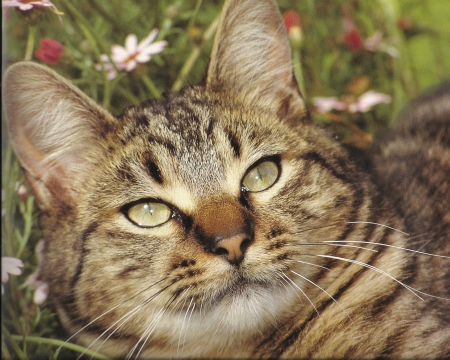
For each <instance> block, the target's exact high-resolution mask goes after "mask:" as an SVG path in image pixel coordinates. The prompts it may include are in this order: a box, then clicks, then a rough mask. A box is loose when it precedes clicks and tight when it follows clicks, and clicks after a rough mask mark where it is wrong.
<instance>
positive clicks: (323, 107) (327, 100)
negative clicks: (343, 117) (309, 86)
mask: <svg viewBox="0 0 450 360" xmlns="http://www.w3.org/2000/svg"><path fill="white" fill-rule="evenodd" d="M313 103H314V105H315V106H316V107H317V110H318V111H319V112H320V113H326V112H329V111H331V110H340V111H342V110H345V109H346V108H347V104H346V103H344V102H342V101H340V100H339V99H338V98H337V97H316V98H314V99H313Z"/></svg>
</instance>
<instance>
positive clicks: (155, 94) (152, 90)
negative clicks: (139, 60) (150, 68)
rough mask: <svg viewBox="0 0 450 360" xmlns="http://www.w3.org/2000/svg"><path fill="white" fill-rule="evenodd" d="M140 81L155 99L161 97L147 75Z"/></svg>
mask: <svg viewBox="0 0 450 360" xmlns="http://www.w3.org/2000/svg"><path fill="white" fill-rule="evenodd" d="M142 81H143V82H144V84H145V86H146V87H147V89H148V91H150V93H151V94H152V95H153V97H154V98H155V99H159V98H160V97H161V94H160V92H159V90H158V88H157V87H156V85H155V83H154V82H153V81H152V80H151V79H150V78H149V77H148V76H147V75H145V76H143V77H142Z"/></svg>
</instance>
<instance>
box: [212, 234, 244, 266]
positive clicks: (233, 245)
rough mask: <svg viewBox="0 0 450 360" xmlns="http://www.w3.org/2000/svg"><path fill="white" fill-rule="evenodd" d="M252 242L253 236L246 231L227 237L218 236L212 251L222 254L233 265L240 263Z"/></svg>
mask: <svg viewBox="0 0 450 360" xmlns="http://www.w3.org/2000/svg"><path fill="white" fill-rule="evenodd" d="M250 243H251V237H250V236H249V235H248V234H246V233H245V232H242V233H239V234H236V235H233V236H230V237H226V238H216V240H215V247H214V248H213V249H212V252H213V253H214V254H216V255H221V256H223V257H224V258H225V259H227V260H228V262H229V263H230V264H232V265H239V264H240V263H241V262H242V260H244V255H245V252H246V250H247V248H248V247H249V245H250Z"/></svg>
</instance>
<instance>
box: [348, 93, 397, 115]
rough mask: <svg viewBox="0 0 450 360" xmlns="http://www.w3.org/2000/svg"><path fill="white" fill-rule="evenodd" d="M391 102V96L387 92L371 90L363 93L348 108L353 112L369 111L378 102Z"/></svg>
mask: <svg viewBox="0 0 450 360" xmlns="http://www.w3.org/2000/svg"><path fill="white" fill-rule="evenodd" d="M390 102H391V97H390V96H389V95H386V94H381V93H377V92H375V91H373V90H369V91H367V92H365V93H364V94H362V95H361V96H360V97H359V98H358V100H357V101H356V102H354V103H351V104H350V105H349V106H348V110H349V111H350V112H351V113H355V112H367V111H369V110H370V109H371V108H372V107H373V106H375V105H378V104H389V103H390Z"/></svg>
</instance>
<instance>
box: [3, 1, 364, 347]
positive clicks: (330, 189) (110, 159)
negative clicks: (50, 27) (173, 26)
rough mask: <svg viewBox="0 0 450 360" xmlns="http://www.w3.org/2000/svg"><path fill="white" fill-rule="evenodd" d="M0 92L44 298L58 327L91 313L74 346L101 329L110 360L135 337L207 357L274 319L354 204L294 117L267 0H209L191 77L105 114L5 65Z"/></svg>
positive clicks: (294, 93)
mask: <svg viewBox="0 0 450 360" xmlns="http://www.w3.org/2000/svg"><path fill="white" fill-rule="evenodd" d="M3 99H4V109H5V114H6V118H7V122H8V129H9V132H10V138H11V141H12V143H13V146H14V149H15V151H16V154H17V156H18V158H19V160H20V162H21V164H22V166H23V168H24V171H25V174H26V178H27V180H28V182H29V184H30V186H31V188H32V189H33V192H34V194H35V196H36V198H37V199H38V202H39V206H40V209H41V217H40V223H41V227H42V232H43V236H44V239H45V241H46V246H45V263H44V265H43V274H42V276H43V278H44V280H46V281H48V282H49V284H50V298H51V300H52V302H53V304H54V306H55V309H56V310H57V312H58V314H59V316H60V319H61V320H62V322H63V324H64V326H65V327H66V328H67V329H68V331H69V332H70V333H75V332H76V331H78V330H79V329H81V327H83V326H85V325H87V324H90V323H91V322H93V323H92V324H91V325H90V326H88V327H87V328H85V329H83V330H82V331H81V332H80V333H79V337H80V341H82V342H83V343H84V344H86V345H89V344H91V343H92V342H93V341H94V339H95V338H96V337H97V336H99V335H100V334H101V333H102V332H103V331H104V330H106V329H108V328H109V327H111V328H110V329H112V330H108V331H111V332H112V331H113V330H114V333H113V334H111V335H112V336H111V339H110V340H109V341H107V342H106V343H105V344H104V345H102V346H103V347H102V350H103V349H108V348H109V351H110V352H111V353H113V354H116V355H117V353H115V352H116V351H119V350H118V349H122V350H120V351H125V352H124V353H123V354H126V353H127V352H128V351H129V350H130V348H131V346H133V345H135V344H136V343H137V342H138V341H139V339H142V338H141V336H147V335H148V337H149V339H148V344H150V348H151V350H148V351H149V353H150V352H151V351H152V353H156V354H160V355H167V354H170V355H176V353H174V352H173V351H174V350H173V349H175V350H177V351H178V350H179V349H180V344H182V346H183V351H185V353H187V354H193V355H196V354H199V352H198V351H200V350H199V349H200V348H201V349H203V350H201V351H200V352H202V351H203V352H204V353H206V354H207V353H208V351H210V350H211V349H213V348H214V349H217V348H222V349H225V348H227V346H229V345H231V344H233V346H239V344H240V342H242V341H244V340H245V339H248V338H251V337H252V336H253V335H255V334H256V333H258V332H259V331H261V330H262V329H265V328H267V327H270V326H276V324H277V322H278V321H280V320H281V319H283V318H284V317H285V316H289V314H290V312H291V311H293V310H292V305H293V304H298V305H296V306H302V304H301V303H299V301H298V290H297V288H299V287H301V288H302V289H304V290H302V291H306V292H308V291H318V289H317V288H314V287H313V286H311V285H310V284H309V283H308V281H307V280H305V278H308V279H314V278H315V277H316V276H317V275H318V274H319V273H321V271H322V269H321V266H322V264H323V262H324V260H323V259H321V258H317V257H316V258H314V259H313V260H311V256H313V255H312V254H313V251H312V249H313V248H315V249H316V252H317V251H318V252H320V253H326V252H327V251H328V250H327V247H326V246H324V245H317V244H315V242H316V241H318V240H323V239H325V238H338V237H340V236H342V234H343V233H345V232H346V231H350V230H349V229H350V228H351V226H349V224H348V223H347V222H349V221H355V220H356V219H357V218H364V213H365V211H366V209H367V208H368V207H369V205H370V204H369V203H368V200H364V194H365V191H366V189H365V188H364V185H363V184H362V183H360V182H359V175H358V173H357V172H356V171H355V169H354V168H353V167H352V166H351V165H349V163H348V161H347V155H346V153H345V151H344V150H342V149H341V148H340V146H339V144H337V143H336V142H335V141H334V140H333V139H332V138H331V137H330V136H329V135H328V134H327V133H326V132H324V131H322V130H320V129H318V128H317V127H315V126H314V125H312V124H311V123H310V121H309V119H308V113H307V110H306V108H305V104H304V101H303V99H302V97H301V95H300V93H299V91H298V88H297V84H296V82H295V79H294V77H293V73H292V66H291V53H290V49H289V43H288V40H287V37H286V34H285V30H284V27H283V23H282V20H281V16H280V14H279V12H278V9H277V5H276V2H275V1H260V0H257V1H239V0H236V1H228V2H227V3H226V4H225V7H224V10H223V15H222V17H221V21H220V24H219V28H218V30H217V34H216V38H215V41H214V46H213V51H212V56H211V63H210V65H209V69H208V74H207V78H206V85H205V86H194V87H189V88H186V89H185V90H183V91H181V92H180V93H177V94H173V95H169V96H167V97H165V98H164V99H162V100H155V101H150V102H148V103H145V104H143V105H141V106H137V107H131V108H129V109H127V110H125V111H124V113H123V114H122V115H120V116H118V117H115V116H113V115H111V114H110V113H108V112H107V111H106V110H104V109H102V108H101V107H100V106H98V105H97V104H96V103H95V102H94V101H93V100H91V99H89V98H88V97H87V96H86V95H85V94H83V93H82V92H81V91H80V90H78V89H77V88H76V87H74V86H73V85H72V84H70V83H69V82H68V81H67V80H65V79H63V78H62V77H61V76H59V75H58V74H56V73H55V72H54V71H52V70H49V69H48V68H45V67H43V66H40V65H37V64H34V63H31V62H21V63H18V64H15V65H13V66H12V67H10V68H9V70H8V71H7V73H6V74H5V77H4V83H3ZM302 244H307V245H309V246H300V245H302ZM346 251H353V250H351V249H347V250H346ZM302 262H303V264H301V263H302ZM308 263H309V265H307V264H308ZM305 264H306V265H305ZM299 267H302V274H304V277H305V278H303V279H302V278H300V277H298V276H295V275H294V274H295V273H293V272H294V271H295V270H296V269H298V268H299ZM333 276H336V275H333ZM324 279H325V280H324V281H328V282H331V281H332V280H333V277H332V276H331V275H330V276H329V277H324ZM286 309H290V310H286ZM187 318H189V321H188V320H186V319H187ZM117 321H119V322H117ZM118 324H121V325H120V326H119V325H118ZM184 326H189V331H186V330H185V331H184V332H182V328H183V327H184ZM180 329H181V330H180ZM180 333H181V334H183V335H182V337H181V335H180ZM205 333H208V334H209V335H208V336H207V337H205V336H204V334H205ZM224 334H226V336H225V335H224ZM141 341H142V340H141ZM205 344H207V345H205ZM127 346H128V347H127ZM196 351H197V352H196ZM144 353H145V352H144ZM121 354H122V353H121ZM119 356H120V355H119Z"/></svg>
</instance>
